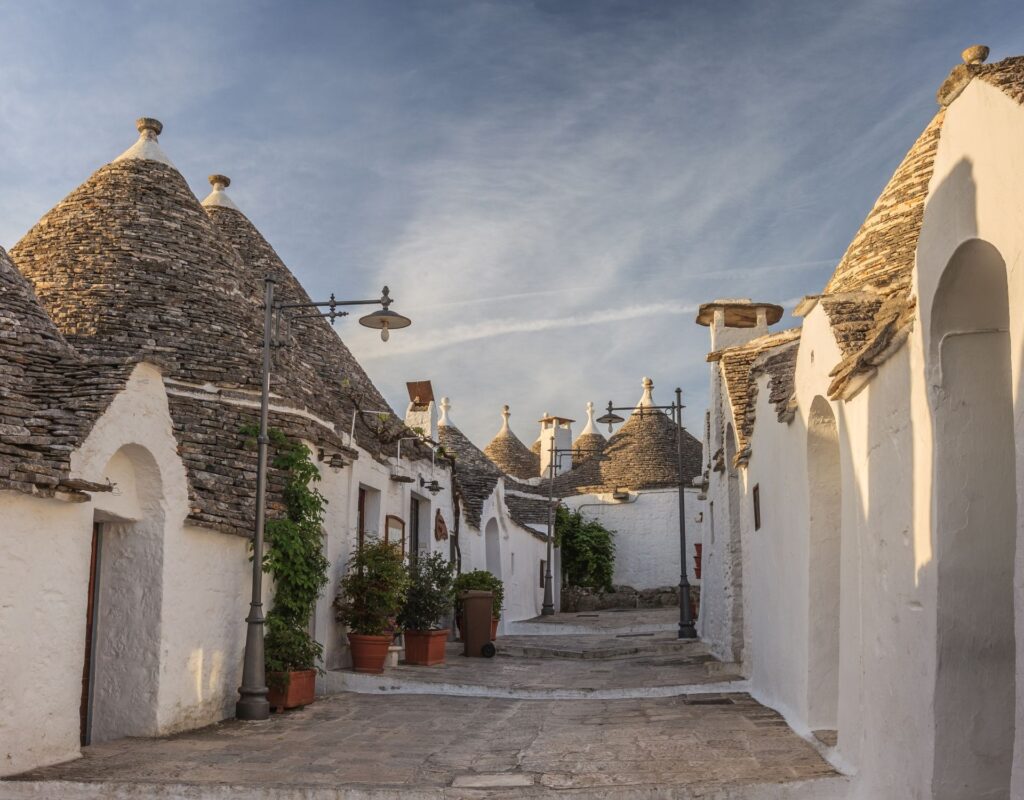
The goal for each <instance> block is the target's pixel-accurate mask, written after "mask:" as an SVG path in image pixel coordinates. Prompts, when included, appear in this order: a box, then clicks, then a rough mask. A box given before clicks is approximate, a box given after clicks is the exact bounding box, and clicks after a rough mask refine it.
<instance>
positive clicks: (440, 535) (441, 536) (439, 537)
mask: <svg viewBox="0 0 1024 800" xmlns="http://www.w3.org/2000/svg"><path fill="white" fill-rule="evenodd" d="M447 538H448V524H447V523H446V522H445V521H444V517H443V516H442V515H441V509H437V512H436V513H435V514H434V539H435V540H436V541H438V542H443V541H444V540H445V539H447Z"/></svg>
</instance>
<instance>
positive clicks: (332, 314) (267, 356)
mask: <svg viewBox="0 0 1024 800" xmlns="http://www.w3.org/2000/svg"><path fill="white" fill-rule="evenodd" d="M276 282H277V281H276V280H275V278H273V277H272V276H270V275H268V276H267V277H266V278H264V279H263V283H264V292H263V384H262V389H261V393H260V433H259V436H258V437H257V440H256V441H257V443H258V451H257V453H258V454H257V461H256V526H255V530H254V531H253V540H252V547H253V558H252V601H251V603H250V605H249V616H248V617H246V619H245V621H246V623H247V624H248V628H247V630H246V634H245V660H244V662H243V666H242V685H241V686H240V687H239V689H238V695H239V699H238V702H237V703H235V717H236V718H238V719H242V720H264V719H268V718H269V717H270V703H268V702H267V691H268V690H267V675H266V665H265V664H264V661H263V658H264V651H263V625H264V617H263V528H264V524H265V522H266V498H267V444H268V441H269V439H268V436H267V418H268V416H269V412H270V372H271V368H272V358H271V351H272V350H273V348H274V347H275V346H277V345H278V344H279V342H278V341H277V338H276V336H275V333H277V332H278V331H280V329H281V325H282V323H284V324H285V325H286V326H287V330H288V331H289V333H290V329H291V326H290V323H291V321H292V320H293V319H300V318H304V317H324V318H326V319H328V320H330V322H331V324H332V325H333V324H334V320H335V319H336V318H338V317H344V316H348V312H347V311H339V310H338V307H339V306H363V305H378V304H379V305H380V306H381V308H380V309H379V310H378V311H374V312H372V313H370V314H367V315H366V316H364V317H360V319H359V324H360V325H365V326H366V327H367V328H374V329H376V330H379V331H380V338H381V339H383V340H384V341H385V342H386V341H387V340H388V331H389V330H397V329H398V328H406V327H408V326H409V325H411V324H412V322H411V321H410V320H409V319H408V318H407V317H403V316H402V315H401V314H396V313H395V312H394V311H391V310H390V308H389V306H390V305H391V302H392V300H391V296H390V292H389V290H388V287H387V286H385V287H384V290H383V292H382V293H381V296H380V298H377V299H373V300H336V299H335V297H334V295H333V294H332V295H331V298H330V300H326V301H324V302H320V303H275V302H274V285H275V283H276ZM303 309H305V310H306V311H308V312H309V313H303ZM322 309H327V310H326V311H323V310H322ZM387 413H390V412H387ZM352 430H353V435H354V433H355V415H354V414H353V416H352Z"/></svg>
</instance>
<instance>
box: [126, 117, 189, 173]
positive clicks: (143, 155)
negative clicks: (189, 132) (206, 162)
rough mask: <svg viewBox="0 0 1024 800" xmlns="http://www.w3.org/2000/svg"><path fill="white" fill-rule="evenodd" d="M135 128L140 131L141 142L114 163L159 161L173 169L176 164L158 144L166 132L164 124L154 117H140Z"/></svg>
mask: <svg viewBox="0 0 1024 800" xmlns="http://www.w3.org/2000/svg"><path fill="white" fill-rule="evenodd" d="M135 127H136V128H137V129H138V131H139V140H138V141H137V142H136V143H135V144H133V145H132V146H131V147H129V148H128V149H127V150H125V151H124V152H123V153H121V155H119V156H118V157H117V158H115V159H114V161H115V162H116V161H128V160H131V159H140V160H143V161H157V162H159V163H161V164H166V165H167V166H169V167H173V166H174V164H173V163H171V159H169V158H168V157H167V154H166V153H165V152H164V151H163V148H162V147H160V144H159V143H158V142H157V137H158V136H159V135H160V134H161V133H162V132H163V130H164V126H163V123H162V122H160V120H158V119H153V118H152V117H140V118H139V119H137V120H136V121H135Z"/></svg>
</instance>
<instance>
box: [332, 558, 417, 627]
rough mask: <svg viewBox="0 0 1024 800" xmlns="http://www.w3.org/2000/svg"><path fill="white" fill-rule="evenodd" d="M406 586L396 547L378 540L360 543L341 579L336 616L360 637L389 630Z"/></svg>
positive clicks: (403, 568)
mask: <svg viewBox="0 0 1024 800" xmlns="http://www.w3.org/2000/svg"><path fill="white" fill-rule="evenodd" d="M408 585H409V575H408V573H407V572H406V569H405V564H404V562H403V559H402V552H401V550H400V549H399V548H398V547H397V546H395V545H393V544H389V543H388V542H384V541H381V540H373V541H367V542H364V543H363V546H362V548H360V549H359V550H358V551H357V552H356V553H355V555H353V556H352V558H351V559H350V560H349V563H348V569H347V571H346V572H345V575H344V577H342V579H341V591H340V593H339V595H338V598H337V600H335V608H336V609H337V614H336V617H337V619H338V621H339V622H341V623H342V624H343V625H347V626H348V628H349V630H351V631H352V633H356V634H360V635H362V636H383V635H385V634H388V633H392V632H393V631H394V629H395V624H396V620H397V617H398V614H399V612H401V610H402V606H403V604H404V603H405V596H406V591H407V589H408Z"/></svg>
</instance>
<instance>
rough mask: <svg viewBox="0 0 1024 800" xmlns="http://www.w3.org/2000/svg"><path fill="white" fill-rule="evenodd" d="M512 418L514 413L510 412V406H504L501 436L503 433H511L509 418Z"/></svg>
mask: <svg viewBox="0 0 1024 800" xmlns="http://www.w3.org/2000/svg"><path fill="white" fill-rule="evenodd" d="M511 416H512V412H511V411H509V410H508V404H507V403H506V404H505V405H503V406H502V407H501V417H502V423H501V430H500V431H498V435H499V436H500V435H501V434H503V433H508V432H509V427H508V418H509V417H511Z"/></svg>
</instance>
